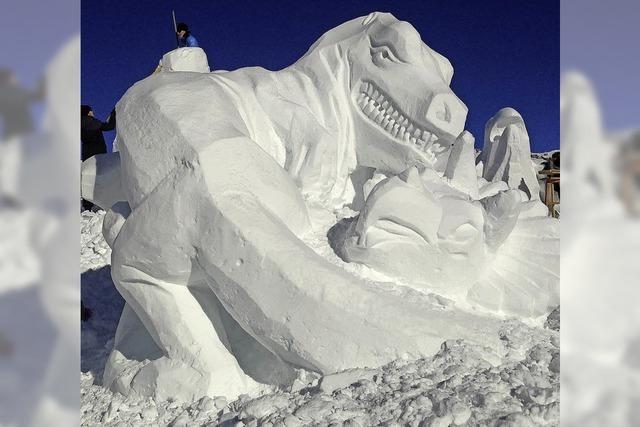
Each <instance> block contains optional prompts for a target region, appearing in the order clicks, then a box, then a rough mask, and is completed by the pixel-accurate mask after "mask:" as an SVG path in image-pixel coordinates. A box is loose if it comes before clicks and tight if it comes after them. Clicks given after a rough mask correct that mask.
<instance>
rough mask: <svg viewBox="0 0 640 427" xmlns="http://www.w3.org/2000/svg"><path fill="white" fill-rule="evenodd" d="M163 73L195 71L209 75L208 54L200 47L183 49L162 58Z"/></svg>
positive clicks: (168, 53)
mask: <svg viewBox="0 0 640 427" xmlns="http://www.w3.org/2000/svg"><path fill="white" fill-rule="evenodd" d="M161 64H162V71H193V72H195V73H208V72H209V71H210V70H209V62H208V61H207V54H206V53H204V50H202V49H201V48H199V47H181V48H178V49H174V50H172V51H171V52H167V53H165V54H164V56H163V57H162V61H161Z"/></svg>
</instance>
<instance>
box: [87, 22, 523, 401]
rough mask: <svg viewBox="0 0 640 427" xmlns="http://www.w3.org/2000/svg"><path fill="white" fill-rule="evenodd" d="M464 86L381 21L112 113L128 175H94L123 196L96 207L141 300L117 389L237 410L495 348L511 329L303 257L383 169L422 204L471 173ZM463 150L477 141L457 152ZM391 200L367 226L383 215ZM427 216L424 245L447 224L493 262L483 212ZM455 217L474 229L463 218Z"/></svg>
mask: <svg viewBox="0 0 640 427" xmlns="http://www.w3.org/2000/svg"><path fill="white" fill-rule="evenodd" d="M176 57H178V58H179V55H178V56H176ZM174 68H175V67H174ZM452 75H453V68H452V67H451V64H450V63H449V61H448V60H447V59H446V58H444V57H443V56H442V55H440V54H438V53H436V52H435V51H434V50H432V49H431V48H429V47H428V46H427V45H425V44H424V43H423V42H422V40H421V39H420V36H419V34H418V33H417V32H416V30H415V29H414V28H413V27H412V26H411V25H410V24H408V23H407V22H403V21H398V20H397V19H395V18H394V17H393V16H392V15H390V14H381V13H373V14H370V15H369V16H367V17H363V18H357V19H354V20H352V21H349V22H347V23H345V24H343V25H340V26H339V27H337V28H334V29H333V30H330V31H329V32H327V33H326V34H325V35H323V36H322V37H321V38H320V39H319V40H318V41H317V42H316V43H315V44H314V45H313V46H312V47H311V48H310V49H309V51H308V52H307V53H306V54H305V55H304V56H303V57H302V58H301V59H300V60H299V61H297V62H296V63H295V64H293V65H291V66H290V67H287V68H285V69H283V70H280V71H276V72H271V71H267V70H264V69H262V68H244V69H239V70H236V71H233V72H220V73H196V72H173V71H169V70H167V69H164V68H163V70H162V72H159V73H156V74H154V75H152V76H150V77H148V78H146V79H144V80H142V81H140V82H138V83H136V84H135V85H134V86H133V87H131V88H130V89H129V90H128V91H127V93H126V94H125V95H124V97H123V98H122V99H121V100H120V102H119V103H118V105H117V110H118V118H119V122H118V143H119V147H120V153H119V156H120V166H119V168H120V172H119V174H115V173H113V170H112V167H111V166H112V162H110V163H109V164H110V167H109V169H108V170H109V172H108V173H102V174H101V173H100V169H101V168H100V163H105V162H106V160H104V159H96V160H97V162H98V163H97V166H96V165H93V166H91V167H87V172H86V175H87V177H86V178H87V179H94V177H95V179H96V180H97V179H98V176H102V177H104V178H105V179H111V180H112V181H113V182H112V188H117V186H118V185H120V188H121V190H122V191H121V193H120V194H119V196H115V195H114V194H115V192H116V191H115V190H113V191H108V190H107V189H106V188H107V187H109V185H104V186H100V189H99V191H98V190H96V191H93V192H91V191H87V192H86V194H90V193H92V194H94V195H100V194H104V195H108V200H102V201H101V200H95V199H94V200H93V201H94V202H96V203H97V204H99V205H100V206H103V207H105V208H110V210H109V211H108V213H107V215H106V218H105V225H104V234H105V237H106V239H107V241H108V242H109V244H110V245H111V246H112V248H113V253H112V276H113V279H114V282H115V284H116V286H117V288H118V290H119V291H120V293H121V294H122V295H123V296H124V298H125V300H126V302H127V305H126V307H125V309H124V311H123V314H122V318H121V320H120V324H119V326H118V332H117V334H116V342H115V348H114V350H113V352H112V354H111V356H110V358H109V360H108V362H107V366H106V368H105V374H104V383H105V385H107V386H109V387H111V388H112V389H114V390H117V391H119V392H122V393H124V394H127V393H132V392H134V393H140V394H143V395H153V396H155V397H156V398H160V399H164V398H176V399H195V398H197V397H199V396H202V395H205V394H207V395H226V396H228V397H234V396H237V395H239V394H241V393H251V392H257V391H258V390H260V389H261V387H263V386H262V384H283V383H287V382H290V381H291V380H292V378H293V376H294V369H295V368H305V369H308V370H312V371H316V372H321V373H329V372H334V371H337V370H340V369H345V368H350V367H357V366H360V367H364V366H378V365H381V364H383V363H385V362H388V361H390V360H393V359H396V358H400V357H419V356H422V355H429V354H433V353H434V352H436V351H437V350H438V349H439V347H440V345H441V343H442V342H443V341H444V340H446V339H450V338H456V339H457V338H462V339H467V340H471V341H474V342H478V343H481V344H483V345H486V346H487V348H488V349H489V352H491V351H494V352H495V351H500V349H501V348H502V347H501V344H500V340H499V337H498V333H497V331H498V329H499V327H500V325H501V320H500V319H499V318H496V317H493V316H488V315H485V314H480V313H477V312H474V311H467V310H462V309H460V307H457V306H456V305H455V304H454V303H453V302H452V301H448V300H446V299H442V298H439V297H437V296H434V295H430V294H427V293H425V292H421V291H418V290H414V289H412V288H410V287H394V286H391V287H390V286H389V285H388V284H383V283H379V282H375V281H372V280H368V279H367V278H366V277H363V276H358V275H355V274H354V273H350V272H348V271H347V270H345V269H343V268H340V266H338V265H336V264H335V263H334V262H330V261H329V260H327V259H326V258H324V257H323V256H321V255H319V253H318V252H316V251H315V250H314V249H312V248H311V247H310V246H309V244H308V242H309V241H310V239H311V240H312V238H313V236H318V235H321V236H324V235H325V234H326V232H327V231H328V228H329V227H330V226H331V225H333V224H328V223H327V222H326V221H325V219H326V218H327V217H332V218H333V220H334V222H335V221H337V220H336V217H335V216H333V214H332V212H333V211H334V210H336V209H341V208H343V207H345V206H347V205H348V204H350V203H353V201H354V200H355V198H356V193H358V192H362V191H363V188H364V184H365V181H366V180H367V178H368V177H369V176H371V175H372V174H373V171H377V173H378V174H385V175H386V176H389V177H393V176H395V175H398V177H395V178H389V180H396V181H398V180H399V181H402V182H403V183H406V184H407V188H404V187H403V186H402V185H399V186H398V188H399V189H400V190H401V191H405V193H406V195H407V197H413V196H414V195H415V194H416V193H419V191H420V190H419V188H420V185H421V184H420V182H421V181H422V180H424V179H426V180H427V181H428V180H429V179H431V180H432V181H433V182H435V181H438V180H441V174H442V173H444V172H443V171H444V169H443V168H442V165H443V164H445V165H446V163H447V161H448V159H449V158H451V159H452V160H451V162H453V161H454V160H453V159H454V158H455V159H458V160H457V161H459V162H461V163H462V164H466V163H465V162H466V160H465V159H467V158H468V156H467V155H466V154H465V153H466V151H465V150H467V149H468V147H467V146H468V144H469V138H470V135H468V134H463V133H462V132H463V130H464V123H465V118H466V113H467V109H466V107H465V106H464V104H463V103H462V102H461V101H460V100H459V99H458V98H457V97H456V95H455V94H454V93H453V92H452V91H451V89H450V88H449V84H450V82H451V78H452ZM461 134H462V135H461ZM456 139H457V140H458V141H459V142H458V144H463V145H464V146H460V147H459V148H460V150H459V151H460V152H458V153H457V154H456V155H451V154H450V151H451V146H452V144H453V143H454V142H455V141H456ZM465 144H466V145H465ZM412 168H413V169H412ZM418 169H420V171H422V172H421V174H422V176H418ZM441 169H442V170H441ZM456 169H457V168H456ZM472 169H473V167H472ZM92 171H93V172H92ZM425 171H430V172H425ZM438 171H440V172H438ZM450 172H451V179H452V182H454V181H456V182H458V183H463V184H464V182H466V178H465V177H466V176H467V174H465V173H460V174H459V173H457V172H456V171H454V170H451V171H450ZM463 181H464V182H463ZM394 182H395V181H394ZM467 184H469V183H468V182H467ZM438 185H444V186H447V188H450V186H449V185H448V183H447V182H444V183H441V184H438ZM411 186H413V187H417V188H418V189H412V188H410V187H411ZM459 187H460V188H461V189H457V190H455V191H457V192H458V194H462V195H464V194H466V193H464V191H465V190H464V189H465V188H468V187H465V185H460V186H459ZM382 190H383V188H381V189H380V190H379V191H378V190H376V191H375V193H376V194H374V192H372V193H371V195H370V198H372V197H374V196H376V197H378V196H379V197H380V199H384V194H382ZM473 190H474V189H473V188H471V190H470V191H472V192H473ZM476 191H477V189H476ZM378 193H380V194H378ZM116 201H117V202H116ZM114 202H115V203H114ZM382 203H383V200H381V201H380V205H378V206H377V207H370V210H371V212H372V213H371V215H377V216H378V217H382V216H384V212H383V211H384V210H385V209H387V208H389V207H388V206H387V207H385V206H383V205H382ZM495 205H496V206H499V207H500V209H501V208H502V207H503V206H507V208H510V206H511V205H510V204H509V203H501V202H496V203H495ZM425 206H426V209H427V210H426V211H425V212H424V215H421V214H420V212H416V213H415V215H414V216H413V217H412V218H410V220H411V221H415V222H416V223H420V224H421V226H423V227H424V229H425V231H424V234H425V239H436V238H437V234H438V233H439V232H440V230H441V229H446V230H448V232H451V233H459V234H460V235H464V236H467V239H468V241H467V242H466V243H465V244H466V245H467V246H465V247H466V248H467V250H468V251H469V252H473V251H479V250H480V248H481V245H480V243H481V241H482V239H481V238H480V237H479V234H481V232H480V231H481V230H482V224H483V215H484V214H483V212H484V211H483V207H482V206H481V203H480V202H475V201H474V202H469V201H463V200H459V199H456V198H455V197H451V198H450V200H447V201H446V202H442V201H440V200H434V198H433V197H432V196H431V195H430V194H428V192H425V193H424V195H423V196H422V199H420V200H417V199H416V204H415V207H416V209H425ZM451 206H463V208H462V209H463V210H462V212H463V213H462V215H461V216H463V217H465V218H467V219H465V221H471V222H472V224H473V227H474V228H470V227H466V226H464V225H463V224H462V222H464V221H463V220H462V219H460V218H458V217H457V216H458V215H456V217H455V218H448V216H449V210H450V208H451ZM498 210H499V209H498ZM373 211H376V212H373ZM456 212H460V211H459V210H457V208H456ZM401 215H404V213H401V214H399V216H401ZM500 215H503V214H502V213H501V212H498V211H496V212H494V217H495V218H496V221H497V222H499V219H498V218H501V216H500ZM506 215H507V216H508V215H509V214H506ZM468 218H471V219H470V220H469V219H468ZM431 219H433V220H434V221H436V220H437V222H435V223H434V224H431V223H430V222H429V221H430V220H431ZM420 221H422V222H420ZM327 224H328V225H327ZM442 224H445V225H442ZM461 226H462V228H463V229H462V230H460V228H461ZM495 227H496V229H498V228H499V224H496V225H495ZM498 234H499V233H497V232H496V235H498ZM325 239H326V238H325ZM327 247H328V246H327Z"/></svg>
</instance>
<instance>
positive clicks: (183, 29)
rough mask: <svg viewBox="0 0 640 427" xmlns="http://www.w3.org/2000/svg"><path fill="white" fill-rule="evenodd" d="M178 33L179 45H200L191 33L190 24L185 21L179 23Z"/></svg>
mask: <svg viewBox="0 0 640 427" xmlns="http://www.w3.org/2000/svg"><path fill="white" fill-rule="evenodd" d="M176 34H177V35H178V47H198V40H196V38H195V37H193V35H191V31H189V26H188V25H187V24H185V23H184V22H181V23H179V24H178V25H177V27H176Z"/></svg>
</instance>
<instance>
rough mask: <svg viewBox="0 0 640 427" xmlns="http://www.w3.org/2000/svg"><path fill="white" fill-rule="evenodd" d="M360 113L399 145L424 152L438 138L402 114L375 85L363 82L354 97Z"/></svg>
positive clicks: (391, 100) (390, 99)
mask: <svg viewBox="0 0 640 427" xmlns="http://www.w3.org/2000/svg"><path fill="white" fill-rule="evenodd" d="M356 97H357V98H356V103H357V104H358V107H359V108H360V111H362V113H363V114H364V115H365V116H366V117H367V118H368V119H369V120H371V121H372V122H373V123H375V124H376V125H377V127H379V128H380V129H381V130H383V131H384V132H386V133H387V134H389V135H390V136H391V137H393V138H394V139H396V140H398V141H399V142H401V143H405V144H412V145H413V146H414V147H415V148H416V149H418V150H420V151H426V150H427V149H428V148H429V147H430V146H431V145H432V144H433V143H434V142H436V141H437V140H438V139H439V137H438V135H436V133H435V132H433V131H429V130H427V129H425V126H424V125H419V124H417V123H416V122H415V121H414V120H412V119H410V118H409V117H408V116H407V114H405V113H403V112H402V111H401V110H400V108H399V107H398V105H397V104H396V103H395V102H394V101H393V99H392V98H391V97H390V96H388V95H387V94H385V93H384V92H383V91H382V90H381V89H380V88H379V87H378V86H377V85H376V84H375V83H372V82H370V81H363V82H361V84H360V90H359V91H358V92H357V95H356Z"/></svg>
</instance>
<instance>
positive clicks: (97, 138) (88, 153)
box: [80, 105, 116, 211]
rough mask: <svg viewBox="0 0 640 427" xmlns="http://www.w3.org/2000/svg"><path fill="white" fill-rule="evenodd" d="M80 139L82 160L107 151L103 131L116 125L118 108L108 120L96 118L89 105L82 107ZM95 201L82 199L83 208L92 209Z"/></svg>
mask: <svg viewBox="0 0 640 427" xmlns="http://www.w3.org/2000/svg"><path fill="white" fill-rule="evenodd" d="M80 115H81V117H80V140H81V142H82V154H81V155H82V161H85V160H87V159H88V158H90V157H93V156H95V155H96V154H103V153H106V152H107V144H105V142H104V136H103V135H102V132H107V131H110V130H113V129H115V127H116V109H115V108H114V109H113V111H111V114H109V117H108V118H107V121H106V122H102V121H100V120H98V119H96V118H95V116H94V115H93V109H92V108H91V106H89V105H82V106H81V107H80ZM93 206H94V205H93V203H91V202H89V201H87V200H84V199H83V200H82V210H83V211H84V210H91V209H92V208H93Z"/></svg>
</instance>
